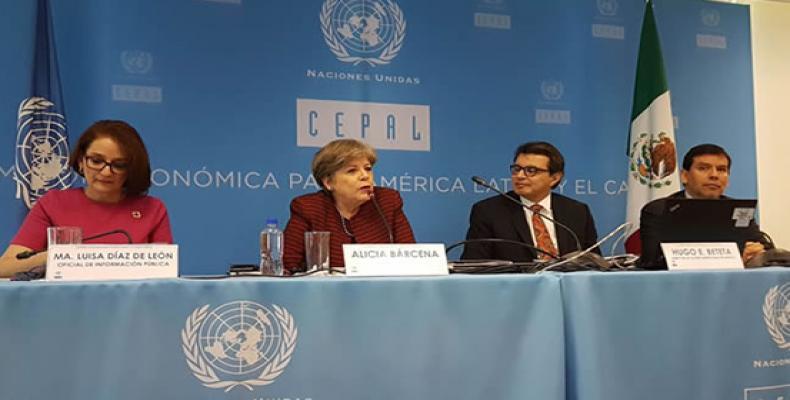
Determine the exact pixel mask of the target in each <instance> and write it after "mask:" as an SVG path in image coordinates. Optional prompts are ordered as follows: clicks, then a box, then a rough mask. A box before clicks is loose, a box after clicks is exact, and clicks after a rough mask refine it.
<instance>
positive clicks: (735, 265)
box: [661, 242, 743, 271]
mask: <svg viewBox="0 0 790 400" xmlns="http://www.w3.org/2000/svg"><path fill="white" fill-rule="evenodd" d="M661 250H662V251H663V252H664V258H666V259H667V267H668V268H669V269H670V270H684V271H691V270H702V269H743V260H741V252H740V251H739V250H738V245H737V244H735V243H733V242H726V243H661Z"/></svg>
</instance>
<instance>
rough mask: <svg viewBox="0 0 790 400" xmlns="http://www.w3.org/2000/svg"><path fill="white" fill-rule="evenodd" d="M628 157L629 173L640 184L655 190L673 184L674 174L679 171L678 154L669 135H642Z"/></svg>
mask: <svg viewBox="0 0 790 400" xmlns="http://www.w3.org/2000/svg"><path fill="white" fill-rule="evenodd" d="M628 157H629V158H630V162H629V171H628V172H629V173H630V174H631V176H632V177H633V178H634V179H636V180H637V181H639V183H640V184H642V185H647V186H649V187H651V188H655V189H660V188H661V187H663V186H669V185H671V184H672V174H673V173H674V172H675V170H676V169H677V152H676V151H675V142H673V141H672V137H670V136H669V134H668V133H666V132H660V133H659V134H658V135H655V136H654V135H650V134H648V133H646V132H643V133H641V134H640V135H639V138H638V139H637V140H635V141H634V143H633V144H631V148H630V149H629V151H628ZM665 179H666V180H665Z"/></svg>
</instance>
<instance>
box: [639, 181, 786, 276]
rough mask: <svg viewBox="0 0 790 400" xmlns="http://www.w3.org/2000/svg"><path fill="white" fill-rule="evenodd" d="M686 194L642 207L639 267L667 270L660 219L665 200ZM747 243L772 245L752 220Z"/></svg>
mask: <svg viewBox="0 0 790 400" xmlns="http://www.w3.org/2000/svg"><path fill="white" fill-rule="evenodd" d="M684 197H686V192H685V191H684V190H681V191H679V192H675V193H672V194H671V195H669V196H667V197H664V198H661V199H656V200H653V201H651V202H649V203H647V204H645V205H644V207H642V211H641V212H640V215H639V237H640V239H641V241H642V255H641V256H640V257H639V266H640V267H642V268H646V269H667V262H666V260H665V259H664V254H663V253H662V252H661V242H660V241H659V238H658V236H659V233H658V230H659V227H660V221H661V218H662V217H663V215H664V210H665V209H666V206H665V203H666V199H672V198H684ZM721 198H722V199H729V197H727V196H721ZM748 237H749V241H752V242H760V243H762V244H763V245H764V246H765V248H766V249H769V248H772V247H773V245H772V244H770V242H768V241H766V240H765V237H764V235H763V233H762V232H760V227H759V225H757V223H755V222H754V220H752V222H751V223H750V224H749V234H748Z"/></svg>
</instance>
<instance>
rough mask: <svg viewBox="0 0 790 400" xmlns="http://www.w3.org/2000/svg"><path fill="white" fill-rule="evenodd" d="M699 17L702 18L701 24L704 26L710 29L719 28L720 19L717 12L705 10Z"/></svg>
mask: <svg viewBox="0 0 790 400" xmlns="http://www.w3.org/2000/svg"><path fill="white" fill-rule="evenodd" d="M700 16H701V17H702V23H703V24H705V26H709V27H711V28H713V27H716V26H719V22H720V20H721V17H720V15H719V12H718V11H716V10H711V9H707V8H706V9H703V10H702V11H700Z"/></svg>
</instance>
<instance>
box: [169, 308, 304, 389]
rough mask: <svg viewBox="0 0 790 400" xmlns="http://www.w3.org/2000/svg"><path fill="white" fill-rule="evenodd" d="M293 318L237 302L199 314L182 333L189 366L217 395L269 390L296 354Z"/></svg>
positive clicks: (199, 310)
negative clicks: (255, 388) (240, 389)
mask: <svg viewBox="0 0 790 400" xmlns="http://www.w3.org/2000/svg"><path fill="white" fill-rule="evenodd" d="M296 336H297V329H296V324H295V323H294V320H293V317H292V316H291V314H289V313H288V311H287V310H286V309H285V308H283V307H280V306H277V305H272V306H271V308H268V307H265V306H262V305H260V304H257V303H253V302H251V301H234V302H231V303H226V304H223V305H220V306H218V307H216V308H214V309H212V310H209V305H208V304H207V305H204V306H202V307H198V308H196V309H195V310H194V311H193V312H192V314H191V315H190V316H189V317H188V318H187V320H186V324H185V325H184V329H183V330H181V341H182V349H183V351H184V355H185V356H186V360H187V366H188V367H189V369H190V370H191V371H192V374H193V375H194V376H195V378H197V379H198V380H200V382H202V383H203V386H206V387H209V388H212V389H225V392H229V391H230V390H231V389H233V388H235V387H237V386H242V387H245V388H247V389H249V390H252V389H253V386H265V385H268V384H270V383H272V382H274V381H275V379H277V377H278V376H280V374H282V373H283V371H285V367H287V366H288V363H289V362H290V361H291V356H292V355H293V352H294V349H295V348H296Z"/></svg>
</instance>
